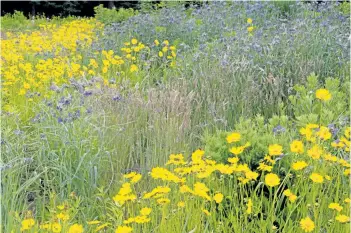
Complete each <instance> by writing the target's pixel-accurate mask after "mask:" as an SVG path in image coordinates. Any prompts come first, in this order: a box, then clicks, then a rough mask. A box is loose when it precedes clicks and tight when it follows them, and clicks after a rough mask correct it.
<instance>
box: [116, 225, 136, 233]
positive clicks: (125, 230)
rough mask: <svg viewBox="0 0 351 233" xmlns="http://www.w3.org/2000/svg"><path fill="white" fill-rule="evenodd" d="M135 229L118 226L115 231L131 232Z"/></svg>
mask: <svg viewBox="0 0 351 233" xmlns="http://www.w3.org/2000/svg"><path fill="white" fill-rule="evenodd" d="M132 231H133V228H131V227H128V226H118V227H117V229H116V231H115V233H130V232H132Z"/></svg>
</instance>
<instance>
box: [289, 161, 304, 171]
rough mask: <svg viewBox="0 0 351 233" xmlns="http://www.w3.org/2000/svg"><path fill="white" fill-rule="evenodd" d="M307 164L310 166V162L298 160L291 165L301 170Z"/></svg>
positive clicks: (296, 169)
mask: <svg viewBox="0 0 351 233" xmlns="http://www.w3.org/2000/svg"><path fill="white" fill-rule="evenodd" d="M307 166H308V164H307V163H306V162H305V161H297V162H295V163H293V164H292V166H291V167H292V169H293V170H295V171H300V170H302V169H304V168H305V167H307Z"/></svg>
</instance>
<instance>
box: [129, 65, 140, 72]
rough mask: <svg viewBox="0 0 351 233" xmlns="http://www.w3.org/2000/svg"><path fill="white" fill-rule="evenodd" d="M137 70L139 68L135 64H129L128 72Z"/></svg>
mask: <svg viewBox="0 0 351 233" xmlns="http://www.w3.org/2000/svg"><path fill="white" fill-rule="evenodd" d="M138 70H139V68H138V66H137V65H134V64H132V65H131V66H130V72H136V71H138Z"/></svg>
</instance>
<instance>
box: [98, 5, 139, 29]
mask: <svg viewBox="0 0 351 233" xmlns="http://www.w3.org/2000/svg"><path fill="white" fill-rule="evenodd" d="M94 11H95V18H96V19H97V20H99V21H100V22H102V23H104V24H111V23H119V22H122V21H124V20H127V19H128V18H130V17H132V16H134V15H137V14H138V11H137V10H134V9H132V8H128V9H124V8H120V9H118V10H116V9H108V8H104V7H103V5H99V6H96V7H94Z"/></svg>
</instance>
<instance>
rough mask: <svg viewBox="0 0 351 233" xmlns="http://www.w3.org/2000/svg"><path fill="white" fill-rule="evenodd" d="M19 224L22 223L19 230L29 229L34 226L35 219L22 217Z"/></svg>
mask: <svg viewBox="0 0 351 233" xmlns="http://www.w3.org/2000/svg"><path fill="white" fill-rule="evenodd" d="M21 224H22V226H21V231H24V230H29V229H31V228H32V227H33V226H34V224H35V221H34V219H33V218H28V219H24V220H23V221H22V223H21Z"/></svg>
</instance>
